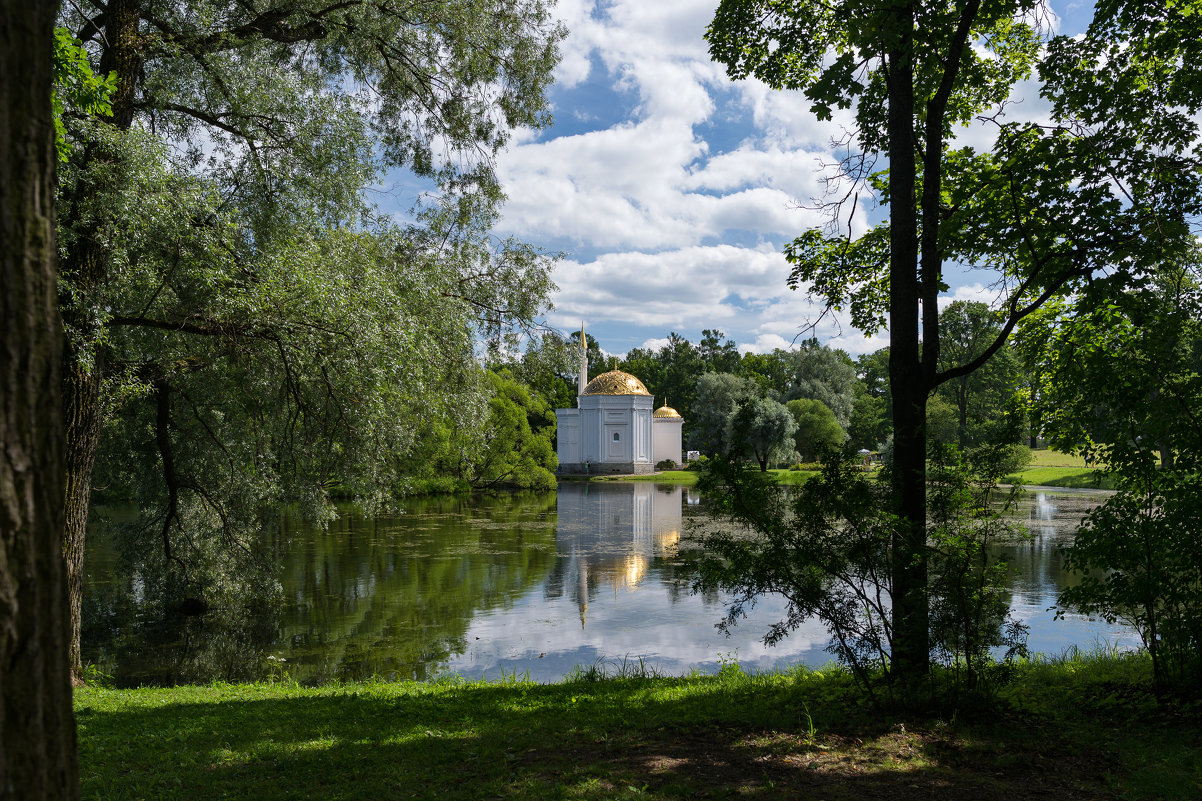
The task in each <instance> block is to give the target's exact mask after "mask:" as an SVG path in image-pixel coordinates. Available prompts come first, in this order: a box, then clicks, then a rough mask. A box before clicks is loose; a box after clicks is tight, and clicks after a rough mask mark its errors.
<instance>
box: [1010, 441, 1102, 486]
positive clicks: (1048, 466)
mask: <svg viewBox="0 0 1202 801" xmlns="http://www.w3.org/2000/svg"><path fill="white" fill-rule="evenodd" d="M1031 456H1032V459H1031V464H1030V465H1029V466H1028V467H1027V469H1026V470H1023V471H1022V472H1020V473H1018V474H1016V475H1013V476H1009V477H1007V479H1006V481H1008V482H1011V483H1018V484H1026V485H1028V486H1032V487H1035V486H1040V487H1079V488H1083V489H1114V482H1113V481H1112V480H1111V479H1110V478H1109V477H1106V476H1103V475H1102V474H1101V472H1100V471H1099V470H1098V469H1097V468H1096V466H1094V467H1086V466H1085V459H1083V458H1082V457H1080V456H1070V455H1069V454H1067V453H1060V452H1059V451H1053V450H1046V449H1045V450H1037V451H1031Z"/></svg>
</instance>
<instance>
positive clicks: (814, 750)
mask: <svg viewBox="0 0 1202 801" xmlns="http://www.w3.org/2000/svg"><path fill="white" fill-rule="evenodd" d="M825 681H826V684H827V685H828V686H823V685H822V684H821V683H820V682H816V681H814V680H812V679H808V678H805V677H804V676H803V677H801V678H791V677H780V676H777V677H773V678H771V679H768V678H765V679H763V680H759V679H757V677H742V678H741V679H739V680H737V681H723V680H722V679H721V678H720V677H719V678H707V679H701V678H694V679H667V680H665V679H655V680H647V681H640V680H611V681H602V682H596V683H588V682H576V683H564V684H557V685H535V684H495V685H461V686H438V685H433V686H429V685H363V686H348V687H342V688H327V689H325V690H317V691H314V690H302V689H299V688H279V687H264V686H258V687H213V688H177V689H176V690H154V691H138V692H134V693H119V692H112V691H87V692H84V693H82V694H81V697H80V700H79V702H78V703H77V719H78V722H79V726H80V746H81V766H82V769H83V775H84V797H85V798H103V799H125V798H145V799H160V798H182V799H207V798H231V799H299V798H321V799H385V798H463V799H469V798H471V799H475V798H585V799H593V798H597V799H600V798H626V797H630V798H635V797H639V798H643V797H651V798H724V797H739V798H781V797H786V798H788V797H793V798H811V797H813V798H825V799H830V800H831V801H836V800H837V799H862V798H898V799H911V798H941V799H942V798H946V799H972V801H986V800H987V799H1005V800H1006V801H1013V800H1014V799H1025V798H1107V797H1118V796H1117V794H1115V795H1113V796H1112V795H1111V790H1110V788H1111V787H1112V786H1113V784H1114V781H1115V779H1114V776H1113V775H1112V774H1113V773H1114V771H1115V770H1116V769H1117V767H1116V763H1115V760H1114V759H1113V757H1112V756H1111V755H1109V754H1108V749H1107V747H1106V746H1105V745H1104V743H1103V744H1101V745H1099V743H1098V742H1095V741H1093V740H1090V741H1089V742H1086V743H1082V742H1080V741H1076V740H1074V739H1072V738H1071V737H1068V738H1066V736H1065V735H1064V732H1062V731H1059V730H1058V729H1047V728H1041V724H1040V723H1039V722H1037V720H1036V719H1035V718H1033V717H1032V716H1030V715H1027V716H1024V717H1018V716H1015V717H1012V718H1008V719H998V718H996V717H995V718H992V719H990V720H988V721H977V722H974V723H965V722H963V721H962V722H961V723H960V724H959V725H946V724H942V723H938V722H931V721H925V722H924V721H918V722H913V721H911V722H906V721H904V720H888V719H885V718H883V717H881V716H879V715H875V714H873V713H872V712H871V711H869V710H867V709H865V708H863V707H860V706H858V705H857V704H856V703H855V702H854V700H853V699H854V696H853V695H851V694H850V693H849V692H847V691H846V690H847V688H846V686H841V684H840V681H839V680H838V679H826V680H825ZM843 684H845V683H843ZM1043 725H1046V724H1043ZM1192 764H1193V763H1191V765H1192ZM1188 770H1194V771H1195V772H1194V773H1193V774H1189V773H1188V772H1187V774H1186V776H1185V780H1184V781H1185V784H1184V785H1183V787H1185V788H1186V789H1187V790H1188V788H1189V786H1190V782H1191V781H1195V782H1196V778H1194V779H1191V778H1190V775H1193V776H1195V777H1196V765H1193V766H1192V767H1190V768H1188V769H1187V771H1188ZM1157 781H1160V782H1161V783H1163V782H1164V778H1163V776H1159V775H1158V777H1157ZM1157 786H1159V785H1157ZM1137 796H1138V794H1137ZM1180 797H1182V798H1189V797H1193V796H1192V795H1182V796H1180Z"/></svg>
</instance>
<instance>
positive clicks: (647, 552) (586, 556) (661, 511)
mask: <svg viewBox="0 0 1202 801" xmlns="http://www.w3.org/2000/svg"><path fill="white" fill-rule="evenodd" d="M685 502H693V499H692V498H690V492H689V490H687V489H685V488H683V487H678V486H676V487H669V486H662V485H656V484H653V483H651V482H642V481H638V482H634V481H632V482H586V483H574V482H564V483H561V484H560V486H559V493H558V500H557V502H556V511H557V513H558V525H557V531H556V536H555V542H556V551H557V553H558V559H557V560H556V564H555V567H554V568H553V570H552V575H551V576H550V577H549V578H548V580H547V584H546V594H547V597H548V598H560V597H563V596H564V595H568V596H569V597H571V598H572V600H573V601H574V602H575V604H576V606H577V608H578V609H579V610H580V625H581V627H582V628H583V627H584V626H585V625H586V624H587V621H588V605H589V600H590V599H593V598H596V597H597V594H598V593H600V592H602V591H608V592H612V593H613V594H614V596H615V597H616V596H617V595H618V594H619V593H621V592H622V591H623V590H633V589H634V588H636V587H637V586H638V585H639V584H640V583H642V582H643V581H644V579H646V578H647V576H648V574H649V572H652V571H654V570H655V569H656V566H657V565H658V566H663V567H668V564H667V563H668V560H670V559H671V558H672V557H674V556H675V554H676V546H677V543H678V542H679V541H680V537H681V532H682V530H683V515H682V511H681V510H682V506H683V504H684V503H685Z"/></svg>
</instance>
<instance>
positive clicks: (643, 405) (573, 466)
mask: <svg viewBox="0 0 1202 801" xmlns="http://www.w3.org/2000/svg"><path fill="white" fill-rule="evenodd" d="M652 400H653V399H652V397H651V393H650V392H648V391H647V388H646V387H645V386H643V382H642V381H640V380H638V379H637V378H635V377H634V376H632V375H631V374H630V373H624V372H622V371H621V370H610V371H609V372H606V373H602V374H601V375H599V376H597V377H596V378H594V379H593V380H592V381H589V380H588V352H587V350H586V343H585V337H584V329H583V327H582V328H581V329H580V371H579V374H578V377H577V398H576V406H577V408H575V409H556V410H555V421H556V423H557V425H558V434H557V443H558V444H557V446H556V455H557V456H558V457H559V469H560V471H561V472H564V473H651V472H654V470H655V465H656V463H658V462H662V461H664V460H665V459H670V460H672V462H674V463H675V464H680V462H681V428H682V426H683V424H684V419H683V418H682V417H681V416H680V415H679V414H678V413H677V412H676V410H675V409H672V408H669V407H668V406H667V405H665V406H661V407H660V408H659V409H656V410H655V411H654V412H652V406H653V405H654V404H653V402H652Z"/></svg>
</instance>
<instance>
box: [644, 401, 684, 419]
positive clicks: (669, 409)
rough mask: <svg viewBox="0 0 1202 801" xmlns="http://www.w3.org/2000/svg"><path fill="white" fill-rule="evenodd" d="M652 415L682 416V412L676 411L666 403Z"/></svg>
mask: <svg viewBox="0 0 1202 801" xmlns="http://www.w3.org/2000/svg"><path fill="white" fill-rule="evenodd" d="M651 416H652V417H680V412H678V411H676V410H675V409H673V408H672V407H671V406H669V405H668V404H666V403H665V404H664V405H663V406H661V407H659V408H658V409H656V410H655V411H654V412H652V414H651Z"/></svg>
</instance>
